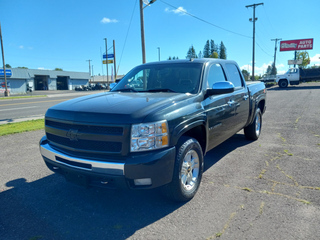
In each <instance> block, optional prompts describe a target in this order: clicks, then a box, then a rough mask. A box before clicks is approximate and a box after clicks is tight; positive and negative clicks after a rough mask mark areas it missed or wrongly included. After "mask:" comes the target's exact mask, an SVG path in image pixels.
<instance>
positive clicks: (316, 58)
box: [310, 53, 320, 65]
mask: <svg viewBox="0 0 320 240" xmlns="http://www.w3.org/2000/svg"><path fill="white" fill-rule="evenodd" d="M316 63H320V54H319V53H318V54H316V55H315V56H314V57H311V58H310V64H316ZM316 65H319V64H316Z"/></svg>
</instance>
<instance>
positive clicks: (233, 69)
mask: <svg viewBox="0 0 320 240" xmlns="http://www.w3.org/2000/svg"><path fill="white" fill-rule="evenodd" d="M226 69H227V72H228V76H229V79H228V80H229V81H230V82H232V83H233V85H234V87H236V88H237V87H243V82H242V77H241V75H240V72H239V70H238V67H237V66H236V65H234V64H232V63H227V64H226Z"/></svg>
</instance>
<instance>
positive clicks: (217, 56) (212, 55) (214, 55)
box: [210, 52, 219, 58]
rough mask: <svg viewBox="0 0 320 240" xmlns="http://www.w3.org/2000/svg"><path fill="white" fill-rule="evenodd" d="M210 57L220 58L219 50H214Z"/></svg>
mask: <svg viewBox="0 0 320 240" xmlns="http://www.w3.org/2000/svg"><path fill="white" fill-rule="evenodd" d="M210 58H219V54H218V53H217V52H213V53H212V54H211V55H210Z"/></svg>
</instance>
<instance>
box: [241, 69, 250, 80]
mask: <svg viewBox="0 0 320 240" xmlns="http://www.w3.org/2000/svg"><path fill="white" fill-rule="evenodd" d="M241 72H242V75H243V77H244V79H245V80H246V81H248V79H249V77H250V73H249V72H248V71H247V70H245V69H242V70H241Z"/></svg>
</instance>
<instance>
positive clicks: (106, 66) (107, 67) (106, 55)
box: [104, 38, 109, 89]
mask: <svg viewBox="0 0 320 240" xmlns="http://www.w3.org/2000/svg"><path fill="white" fill-rule="evenodd" d="M104 40H105V41H106V68H107V89H109V78H108V75H109V72H108V45H107V39H106V38H105V39H104Z"/></svg>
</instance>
